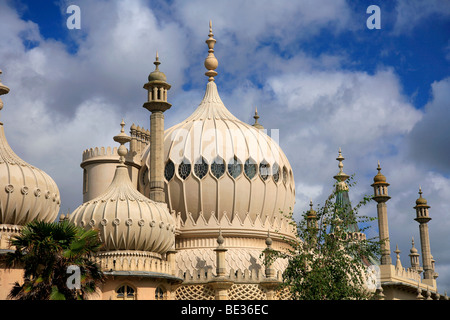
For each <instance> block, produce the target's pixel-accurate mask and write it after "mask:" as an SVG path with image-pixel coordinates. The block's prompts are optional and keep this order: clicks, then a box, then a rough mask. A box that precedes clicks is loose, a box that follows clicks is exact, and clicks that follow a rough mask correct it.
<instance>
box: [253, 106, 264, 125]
mask: <svg viewBox="0 0 450 320" xmlns="http://www.w3.org/2000/svg"><path fill="white" fill-rule="evenodd" d="M253 119H255V123H254V124H253V126H254V127H255V128H257V129H264V127H263V126H262V125H261V124H260V123H259V122H258V119H259V115H258V107H255V115H254V116H253Z"/></svg>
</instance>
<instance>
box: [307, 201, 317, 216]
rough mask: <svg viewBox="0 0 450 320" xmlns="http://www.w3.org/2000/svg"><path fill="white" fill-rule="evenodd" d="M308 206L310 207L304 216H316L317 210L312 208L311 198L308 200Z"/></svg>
mask: <svg viewBox="0 0 450 320" xmlns="http://www.w3.org/2000/svg"><path fill="white" fill-rule="evenodd" d="M309 206H310V209H309V210H308V212H307V213H306V217H307V218H308V219H312V218H317V212H316V211H315V210H314V209H313V203H312V200H309Z"/></svg>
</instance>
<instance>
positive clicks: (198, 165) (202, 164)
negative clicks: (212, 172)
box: [194, 158, 208, 179]
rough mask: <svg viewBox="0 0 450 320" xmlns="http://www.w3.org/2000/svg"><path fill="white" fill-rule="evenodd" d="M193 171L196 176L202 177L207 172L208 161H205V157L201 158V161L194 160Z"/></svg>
mask: <svg viewBox="0 0 450 320" xmlns="http://www.w3.org/2000/svg"><path fill="white" fill-rule="evenodd" d="M194 173H195V175H196V176H197V177H199V178H200V179H202V178H203V177H204V176H206V174H207V173H208V163H206V161H205V159H203V158H202V159H201V161H196V162H195V164H194Z"/></svg>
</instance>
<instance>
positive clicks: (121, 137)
mask: <svg viewBox="0 0 450 320" xmlns="http://www.w3.org/2000/svg"><path fill="white" fill-rule="evenodd" d="M120 126H121V129H120V133H119V134H118V135H117V136H114V141H116V142H118V143H120V147H119V149H118V150H117V153H118V154H119V156H120V158H119V162H120V165H124V163H125V156H126V155H127V152H128V150H127V148H126V147H125V146H124V144H125V143H127V142H130V141H131V137H130V136H128V135H127V134H126V133H125V130H124V128H123V127H124V126H125V122H124V121H123V119H122V122H121V123H120Z"/></svg>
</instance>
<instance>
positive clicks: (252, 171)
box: [244, 159, 258, 179]
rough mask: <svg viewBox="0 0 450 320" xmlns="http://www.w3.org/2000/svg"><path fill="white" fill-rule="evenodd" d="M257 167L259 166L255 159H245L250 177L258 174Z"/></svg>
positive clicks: (245, 168)
mask: <svg viewBox="0 0 450 320" xmlns="http://www.w3.org/2000/svg"><path fill="white" fill-rule="evenodd" d="M257 168H258V166H257V164H256V163H254V162H253V160H251V159H248V160H247V161H245V164H244V172H245V175H246V176H247V177H248V178H249V179H253V178H254V177H255V176H256V170H257Z"/></svg>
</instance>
